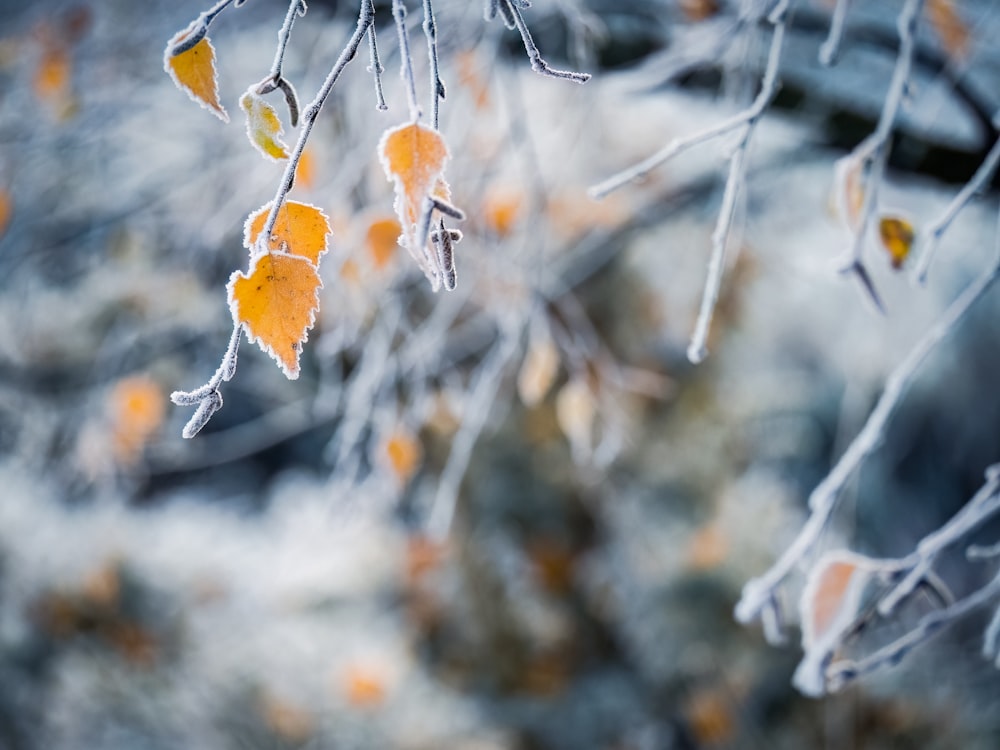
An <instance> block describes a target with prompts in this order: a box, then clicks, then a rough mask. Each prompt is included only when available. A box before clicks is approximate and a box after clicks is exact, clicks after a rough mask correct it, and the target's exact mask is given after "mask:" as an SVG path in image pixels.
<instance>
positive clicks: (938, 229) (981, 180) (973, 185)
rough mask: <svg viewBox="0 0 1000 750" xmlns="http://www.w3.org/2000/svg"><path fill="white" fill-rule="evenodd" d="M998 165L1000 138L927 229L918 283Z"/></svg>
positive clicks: (922, 280)
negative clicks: (965, 209) (959, 215)
mask: <svg viewBox="0 0 1000 750" xmlns="http://www.w3.org/2000/svg"><path fill="white" fill-rule="evenodd" d="M998 164H1000V138H998V139H997V142H996V143H994V144H993V148H991V149H990V152H989V154H987V155H986V158H985V159H983V163H982V164H980V165H979V169H977V170H976V173H975V174H974V175H973V176H972V179H971V180H969V181H968V182H967V183H966V184H965V187H963V188H962V189H961V191H959V193H958V195H956V196H955V197H954V199H952V201H951V203H949V204H948V208H946V209H945V210H944V213H943V214H941V216H940V217H939V218H938V219H937V220H936V221H935V222H934V223H933V224H931V225H930V226H929V227H927V230H926V236H927V239H926V241H925V244H924V251H923V254H922V255H921V256H920V261H919V262H918V263H917V267H916V270H915V271H914V275H915V277H916V279H917V281H918V282H920V283H921V284H923V283H925V282H926V281H927V271H928V270H929V269H930V265H931V261H932V260H933V259H934V254H935V253H936V252H937V248H938V245H939V244H940V242H941V236H942V235H943V234H944V233H945V232H946V231H948V227H950V226H951V223H952V222H953V221H954V220H955V217H956V216H958V214H959V213H960V212H961V211H962V209H963V208H965V206H966V204H968V202H969V201H970V200H972V198H973V197H975V195H976V194H977V193H978V192H979V191H980V190H982V189H983V188H984V187H985V186H986V183H987V181H988V180H989V179H990V177H992V176H993V173H994V172H995V171H996V169H997V165H998Z"/></svg>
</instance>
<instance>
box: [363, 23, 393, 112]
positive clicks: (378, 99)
mask: <svg viewBox="0 0 1000 750" xmlns="http://www.w3.org/2000/svg"><path fill="white" fill-rule="evenodd" d="M368 56H369V58H371V63H370V64H369V66H368V72H370V73H371V74H372V77H373V78H374V79H375V107H376V108H377V109H380V110H382V111H383V112H384V111H385V110H387V109H389V107H388V105H387V104H386V103H385V93H384V92H383V91H382V74H383V73H384V72H385V68H383V67H382V61H381V60H379V58H378V42H377V41H376V39H375V24H372V25H371V26H369V27H368Z"/></svg>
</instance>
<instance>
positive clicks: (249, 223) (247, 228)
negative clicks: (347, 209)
mask: <svg viewBox="0 0 1000 750" xmlns="http://www.w3.org/2000/svg"><path fill="white" fill-rule="evenodd" d="M273 203H274V201H268V202H267V203H265V204H264V205H263V206H261V207H260V208H258V209H257V210H256V211H252V212H251V213H250V215H249V216H247V218H246V221H244V222H243V247H245V248H246V249H247V250H249V251H250V253H251V258H253V252H254V248H253V245H254V244H255V243H253V242H251V240H250V233H251V231H252V229H253V223H254V221H256V219H257V218H258V217H259V216H261V215H262V214H263V215H267V212H268V211H270V210H271V205H272V204H273ZM293 204H294V205H296V206H305V207H306V208H312V209H314V210H316V211H317V212H319V215H320V216H322V217H323V221H325V222H326V227H327V232H326V235H325V236H326V243H325V244H324V245H323V249H322V250H321V251H320V253H319V255H318V256H317V261H318V260H319V259H321V258H322V257H323V256H324V255H326V254H327V253H328V252H329V251H330V238H331V237H332V236H333V223H332V222H331V221H330V215H329V214H328V213H327V212H326V211H324V210H323V209H322V208H320V207H319V206H314V205H313V204H312V203H306V202H305V201H293V200H286V201H284V202H283V203H282V207H283V208H284V209H285V210H286V211H287V210H288V206H290V205H293ZM265 223H266V222H265ZM261 233H262V234H263V229H262V230H261ZM268 239H269V240H270V238H268ZM260 240H261V238H260V237H258V238H257V243H256V244H260ZM261 247H262V248H265V247H266V248H267V249H270V250H271V252H276V251H277V252H280V251H279V250H278V248H275V247H270V242H268V245H267V246H264V245H261ZM289 255H298V253H289ZM298 257H300V258H302V259H303V260H306V261H309V258H306V257H305V256H304V255H299V256H298ZM309 262H310V263H311V262H312V261H309ZM314 265H315V266H316V270H317V271H318V270H319V263H318V262H317V263H315V264H314Z"/></svg>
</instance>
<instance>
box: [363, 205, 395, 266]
mask: <svg viewBox="0 0 1000 750" xmlns="http://www.w3.org/2000/svg"><path fill="white" fill-rule="evenodd" d="M401 232H402V227H401V226H400V225H399V222H398V221H396V219H394V218H392V217H383V218H380V219H375V220H374V221H372V223H371V224H369V225H368V230H367V231H366V232H365V247H366V248H367V249H368V254H369V255H370V256H371V259H372V263H373V264H374V265H375V268H378V269H381V268H385V267H386V266H387V265H389V262H390V261H391V260H392V259H393V258H394V257H395V255H396V248H398V247H399V235H400V233H401Z"/></svg>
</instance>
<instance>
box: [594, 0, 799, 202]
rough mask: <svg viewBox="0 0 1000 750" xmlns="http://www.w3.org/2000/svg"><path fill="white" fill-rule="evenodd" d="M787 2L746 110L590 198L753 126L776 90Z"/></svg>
mask: <svg viewBox="0 0 1000 750" xmlns="http://www.w3.org/2000/svg"><path fill="white" fill-rule="evenodd" d="M787 11H788V2H787V1H783V2H780V3H779V4H778V5H777V6H776V7H775V9H774V11H773V12H772V13H771V17H770V20H771V23H772V24H773V25H774V35H773V36H772V38H771V49H770V51H769V53H768V62H767V70H766V71H765V73H764V78H763V80H762V82H761V88H760V92H759V93H758V94H757V96H756V98H755V99H754V101H753V102H752V103H751V104H750V106H749V107H747V108H746V109H744V110H743V111H742V112H739V113H738V114H736V115H734V116H733V117H731V118H729V119H728V120H725V121H723V122H720V123H719V124H718V125H716V126H715V127H712V128H708V129H706V130H702V131H700V132H698V133H694V134H693V135H690V136H688V137H686V138H675V139H674V140H672V141H670V143H668V144H667V145H666V146H664V147H663V148H661V149H660V150H659V151H657V152H656V153H655V154H653V155H652V156H649V157H647V158H645V159H643V160H642V161H640V162H638V163H637V164H635V165H633V166H631V167H629V168H628V169H623V170H622V171H621V172H618V173H617V174H614V175H611V177H608V178H607V179H606V180H603V181H602V182H599V183H597V184H596V185H592V186H591V187H590V189H589V190H588V191H587V193H588V194H589V195H590V197H591V198H604V197H605V196H607V195H608V194H609V193H613V192H614V191H615V190H618V189H619V188H622V187H624V186H625V185H627V184H628V183H630V182H635V181H636V180H639V179H642V178H643V177H645V176H646V175H647V174H649V173H650V172H652V171H653V170H654V169H656V168H657V167H658V166H660V165H661V164H663V163H664V162H666V161H668V160H670V159H672V158H674V157H675V156H679V155H680V154H682V153H684V152H685V151H687V150H688V149H691V148H694V147H695V146H700V145H701V144H702V143H707V142H708V141H711V140H714V139H716V138H718V137H719V136H723V135H725V134H726V133H730V132H732V131H733V130H736V129H737V128H740V127H745V126H747V125H750V124H752V123H755V122H756V121H757V120H759V119H760V117H761V115H763V114H764V110H765V109H767V105H768V104H770V103H771V99H773V98H774V95H775V93H776V92H777V88H778V64H779V63H780V62H781V49H782V43H783V41H784V33H785V23H786V21H785V17H786V13H787Z"/></svg>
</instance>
